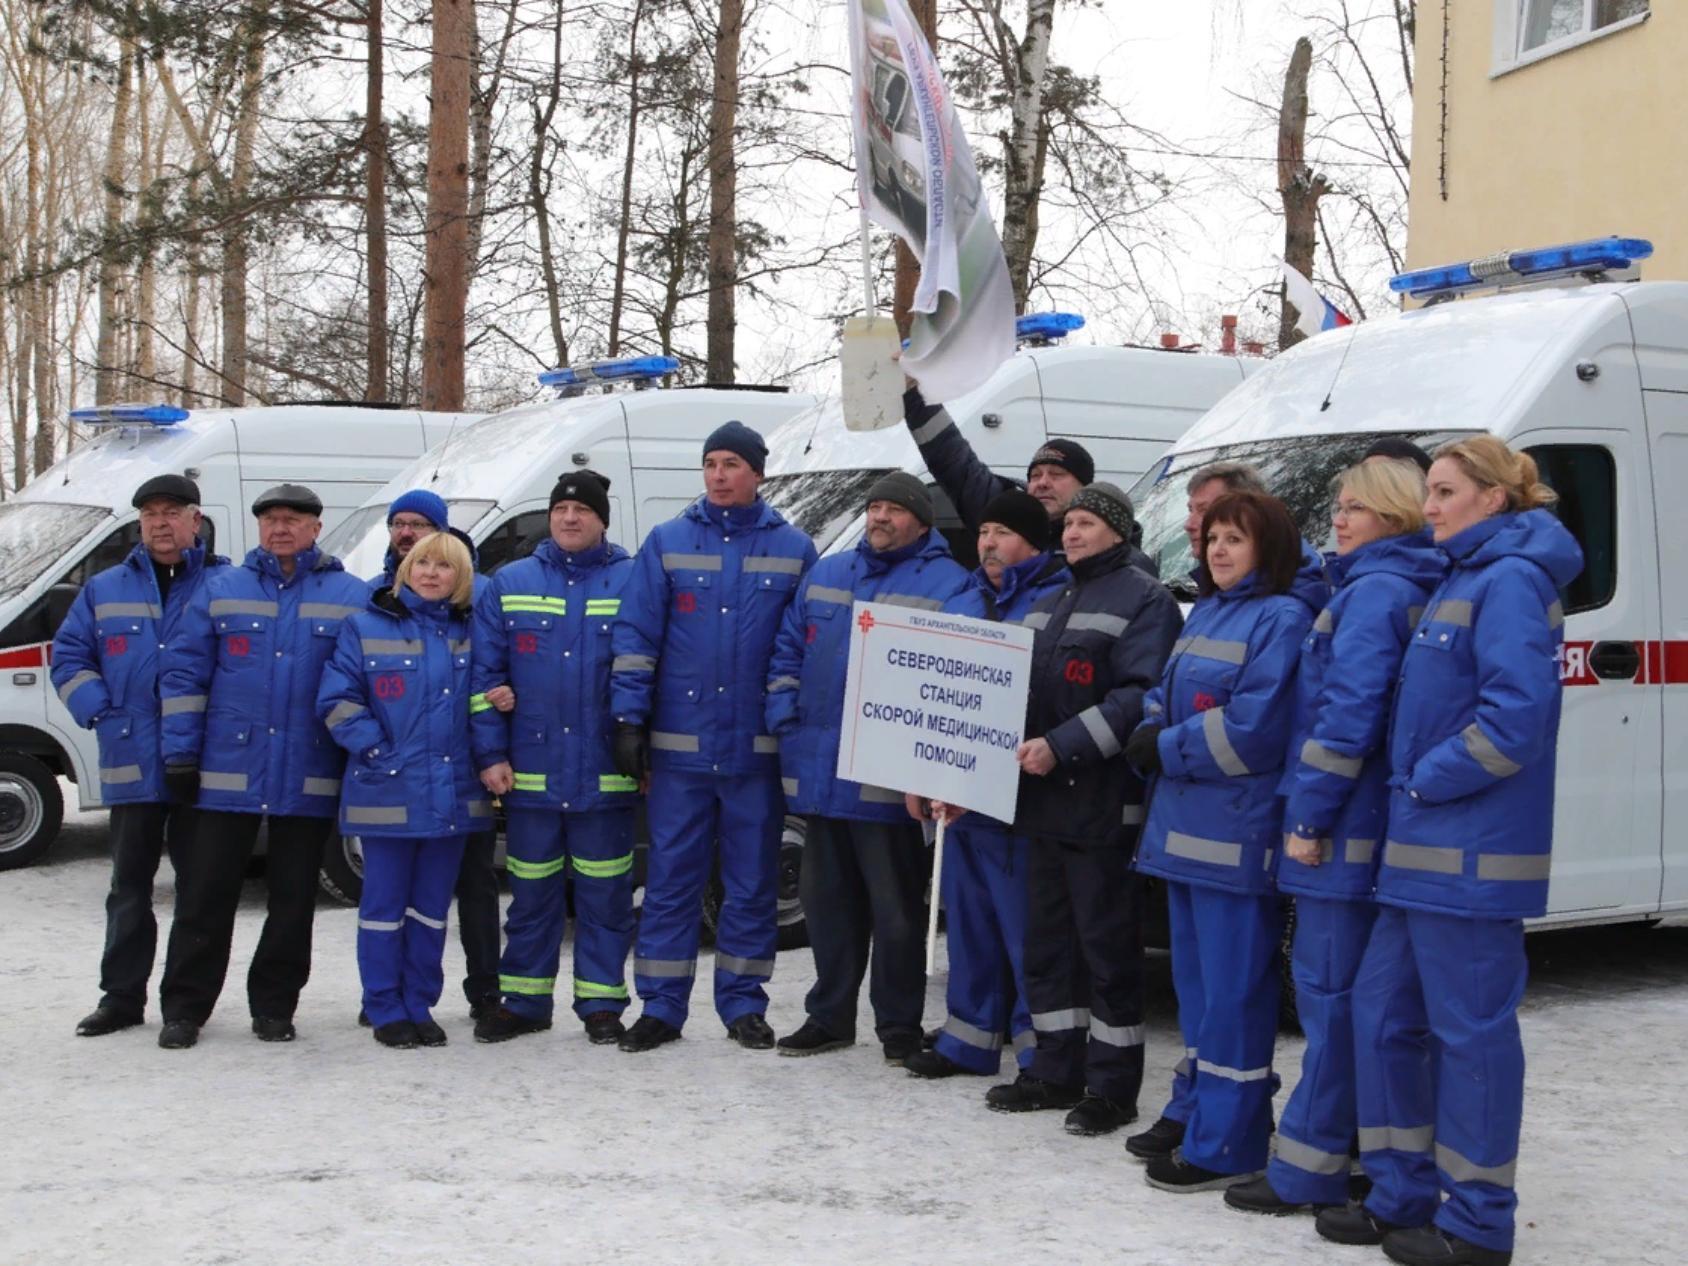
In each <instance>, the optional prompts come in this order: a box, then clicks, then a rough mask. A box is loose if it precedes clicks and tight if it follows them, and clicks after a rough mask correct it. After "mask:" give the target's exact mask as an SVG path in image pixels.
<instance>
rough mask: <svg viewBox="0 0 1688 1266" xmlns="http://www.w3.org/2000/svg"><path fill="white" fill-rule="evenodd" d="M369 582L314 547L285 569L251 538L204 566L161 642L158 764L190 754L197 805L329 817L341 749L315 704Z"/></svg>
mask: <svg viewBox="0 0 1688 1266" xmlns="http://www.w3.org/2000/svg"><path fill="white" fill-rule="evenodd" d="M368 603H369V587H368V586H367V585H366V584H365V583H364V582H363V581H361V580H359V579H358V578H357V577H355V576H351V575H348V574H347V573H346V571H345V570H344V569H343V568H342V567H341V566H340V560H339V559H337V558H334V557H332V556H330V555H327V554H323V553H320V552H319V551H318V550H317V549H316V548H315V547H313V548H311V549H308V550H305V551H304V552H303V553H301V554H299V555H298V558H297V566H296V569H295V571H294V573H293V575H292V576H291V577H288V576H284V575H283V574H282V571H281V566H280V564H279V563H277V562H276V559H275V556H274V555H272V554H270V553H268V552H267V551H265V550H262V549H255V550H253V551H252V552H251V553H249V554H248V555H247V556H246V560H245V561H244V562H243V563H242V564H241V565H240V566H238V567H220V568H217V569H216V570H215V571H214V572H212V573H211V574H209V575H208V576H207V577H206V579H205V583H204V584H202V585H201V586H200V588H199V592H198V593H197V594H196V595H195V596H194V601H193V602H192V603H191V604H190V605H189V606H188V607H187V609H186V610H185V611H184V612H183V613H182V619H181V624H180V626H179V627H178V628H177V630H176V633H175V635H174V636H173V637H172V638H171V639H170V641H169V643H168V650H167V651H166V653H165V665H164V672H163V675H162V678H161V680H160V688H161V692H162V695H163V712H164V760H165V763H166V764H170V765H174V764H189V765H198V766H199V770H200V775H199V804H200V807H201V808H204V809H221V810H227V811H231V812H235V813H266V814H283V815H299V816H304V817H333V816H334V815H335V813H336V812H337V811H338V806H339V803H340V774H341V769H342V767H343V765H344V763H345V759H344V755H343V753H342V752H341V750H340V749H339V748H338V747H337V746H336V745H335V743H334V740H333V739H331V738H329V736H328V731H327V730H325V729H324V728H323V726H322V722H321V721H320V720H318V719H317V715H316V696H317V687H318V686H319V685H320V684H321V682H322V670H323V666H324V665H325V664H327V662H328V658H329V656H330V655H332V654H333V653H334V644H335V640H336V639H337V638H338V637H339V636H340V625H341V624H342V623H343V622H344V621H345V619H346V617H348V616H352V615H356V614H357V613H358V612H359V611H362V610H363V609H364V607H365V606H367V605H368Z"/></svg>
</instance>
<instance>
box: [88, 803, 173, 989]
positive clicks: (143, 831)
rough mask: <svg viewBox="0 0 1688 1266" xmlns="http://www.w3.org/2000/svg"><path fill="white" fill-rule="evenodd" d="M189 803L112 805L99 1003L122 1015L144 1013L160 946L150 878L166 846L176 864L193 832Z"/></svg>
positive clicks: (152, 878) (156, 872)
mask: <svg viewBox="0 0 1688 1266" xmlns="http://www.w3.org/2000/svg"><path fill="white" fill-rule="evenodd" d="M194 818H195V810H194V809H193V808H191V807H190V806H188V805H173V804H115V805H113V806H112V807H111V891H110V892H108V893H107V894H106V903H105V911H106V935H105V950H104V951H103V952H102V953H101V955H100V1005H101V1006H102V1007H107V1008H109V1009H110V1010H112V1011H117V1012H120V1013H122V1014H124V1015H132V1016H135V1017H137V1018H138V1017H140V1016H141V1015H142V1014H144V1013H145V1011H146V1005H147V978H148V977H149V976H151V975H152V960H153V956H154V955H155V954H156V952H157V950H158V920H157V918H156V917H154V915H153V912H152V881H153V880H154V879H155V878H156V877H157V875H158V863H159V860H160V859H161V858H162V857H163V856H164V853H165V851H166V850H168V851H169V853H170V864H171V865H172V866H173V867H175V868H176V873H177V877H176V883H177V887H178V891H179V890H180V885H181V859H182V855H183V850H184V848H185V846H186V842H187V841H188V840H189V839H190V838H191V837H192V835H193V827H194Z"/></svg>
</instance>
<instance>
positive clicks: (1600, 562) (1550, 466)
mask: <svg viewBox="0 0 1688 1266" xmlns="http://www.w3.org/2000/svg"><path fill="white" fill-rule="evenodd" d="M1526 451H1527V452H1528V453H1529V454H1530V456H1531V457H1533V458H1535V459H1536V467H1537V469H1538V471H1539V472H1540V474H1541V481H1542V482H1543V483H1544V484H1546V485H1547V486H1548V487H1550V488H1552V489H1553V490H1554V491H1555V492H1557V493H1558V494H1559V502H1558V504H1557V505H1555V506H1553V507H1552V510H1553V512H1554V513H1555V514H1557V515H1558V516H1559V521H1560V522H1561V523H1563V524H1564V525H1565V526H1566V527H1567V528H1568V529H1570V532H1571V535H1572V536H1574V537H1576V538H1577V544H1579V545H1581V546H1582V550H1583V570H1582V575H1580V576H1578V577H1577V578H1576V579H1575V580H1573V581H1572V582H1571V583H1570V584H1569V585H1567V586H1566V587H1565V588H1564V589H1562V590H1560V591H1559V599H1560V601H1561V602H1562V603H1563V604H1564V607H1565V614H1566V615H1571V614H1572V613H1574V612H1577V611H1593V610H1596V609H1598V608H1600V607H1603V606H1605V605H1606V604H1607V603H1608V602H1610V601H1611V600H1612V596H1613V594H1615V593H1616V592H1617V589H1618V471H1617V464H1616V463H1615V462H1614V461H1613V460H1612V454H1611V452H1610V451H1609V450H1607V449H1605V448H1602V447H1601V446H1600V445H1598V444H1543V445H1539V446H1537V447H1535V448H1531V449H1528V450H1526Z"/></svg>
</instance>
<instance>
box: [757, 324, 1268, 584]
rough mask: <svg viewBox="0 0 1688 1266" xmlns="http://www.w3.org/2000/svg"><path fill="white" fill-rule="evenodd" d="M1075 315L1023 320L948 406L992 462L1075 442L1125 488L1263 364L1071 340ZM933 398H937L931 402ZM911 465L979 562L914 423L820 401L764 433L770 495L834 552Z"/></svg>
mask: <svg viewBox="0 0 1688 1266" xmlns="http://www.w3.org/2000/svg"><path fill="white" fill-rule="evenodd" d="M1083 325H1084V319H1083V318H1082V317H1080V316H1077V315H1076V314H1073V313H1065V312H1042V313H1034V314H1031V315H1028V316H1023V317H1021V318H1020V320H1019V325H1018V336H1019V343H1020V350H1019V351H1018V352H1016V353H1015V355H1014V356H1013V357H1012V358H1011V359H1010V360H1009V361H1008V362H1007V363H1005V364H1004V365H1003V366H1002V367H1001V368H1000V369H998V370H997V371H996V372H995V373H994V374H992V375H991V376H990V378H989V379H987V380H986V381H985V383H984V384H983V385H982V386H980V387H979V388H977V389H976V390H974V391H972V392H969V393H968V394H967V395H965V396H962V397H961V398H959V399H956V400H948V401H944V402H943V403H944V406H945V408H946V410H947V411H948V413H949V415H950V417H951V418H952V419H953V420H954V422H955V424H956V426H957V427H958V428H960V430H961V433H962V434H963V435H965V436H966V437H967V440H968V442H969V443H970V444H971V445H972V446H973V451H974V452H975V453H977V454H978V456H979V458H980V459H981V460H982V461H983V462H984V463H985V464H986V465H988V466H989V467H990V468H991V469H992V470H994V471H996V472H997V473H999V474H1003V475H1008V476H1010V477H1012V478H1014V479H1018V480H1022V481H1023V480H1024V479H1025V476H1026V462H1027V460H1028V459H1029V458H1030V457H1031V455H1032V454H1033V453H1035V452H1036V451H1037V450H1038V448H1039V447H1041V446H1042V444H1043V442H1044V441H1045V440H1046V439H1049V438H1051V437H1062V438H1066V439H1071V440H1077V441H1078V442H1079V443H1081V444H1083V445H1084V446H1085V448H1086V449H1088V450H1089V451H1090V454H1091V456H1092V457H1094V458H1095V459H1096V478H1098V479H1103V480H1107V481H1108V482H1110V483H1115V484H1118V485H1119V486H1120V487H1122V488H1129V487H1130V486H1131V485H1132V484H1133V483H1134V482H1135V481H1136V480H1137V478H1138V476H1139V475H1141V474H1142V473H1143V472H1144V471H1146V470H1148V469H1149V467H1150V466H1151V465H1153V464H1154V462H1155V461H1156V460H1157V459H1158V458H1159V457H1160V456H1161V455H1162V454H1163V453H1165V452H1166V446H1167V444H1168V443H1170V442H1171V441H1173V440H1175V439H1177V438H1178V437H1179V436H1180V435H1182V434H1183V433H1184V432H1185V431H1186V430H1188V429H1189V427H1190V426H1191V425H1192V424H1193V423H1194V422H1195V421H1196V420H1197V419H1198V418H1200V417H1201V416H1202V414H1203V413H1205V412H1206V411H1207V410H1208V409H1209V408H1210V407H1212V406H1213V405H1214V404H1215V403H1216V402H1217V401H1218V400H1219V399H1220V398H1221V397H1222V396H1224V395H1225V394H1226V393H1227V392H1229V391H1231V390H1232V389H1233V388H1235V387H1237V386H1238V385H1239V384H1241V383H1242V382H1243V380H1244V379H1245V378H1247V377H1248V376H1249V375H1250V374H1252V373H1254V372H1255V371H1256V370H1258V369H1259V368H1260V367H1261V366H1262V365H1263V364H1264V363H1265V362H1264V361H1261V360H1259V359H1257V358H1254V357H1245V356H1229V355H1218V354H1212V353H1199V352H1185V351H1166V350H1156V349H1151V348H1143V347H1067V346H1061V342H1062V340H1063V339H1064V338H1065V337H1066V335H1068V334H1070V333H1072V332H1073V331H1075V330H1077V329H1080V328H1082V327H1083ZM932 403H934V404H935V403H938V402H937V401H933V402H932ZM890 470H905V471H908V472H909V473H910V474H913V475H916V476H918V477H920V478H921V479H923V480H925V481H926V482H927V484H928V485H930V486H931V492H932V499H933V505H934V507H935V509H936V510H937V514H938V521H937V526H938V528H939V530H940V531H942V532H943V534H944V535H945V537H947V538H948V540H949V543H950V548H951V549H952V550H953V551H954V553H955V556H956V558H957V559H958V560H960V561H961V562H963V563H964V564H966V565H967V566H968V567H973V566H976V565H977V562H978V559H977V544H976V539H975V537H976V534H975V533H972V532H969V531H966V530H965V529H964V528H963V527H962V524H961V520H960V518H959V516H958V515H957V514H956V511H955V508H954V506H952V505H951V504H950V501H949V498H948V497H946V496H945V495H944V494H943V491H942V490H941V489H939V488H938V487H937V486H936V485H933V484H932V480H931V476H930V475H929V474H928V473H927V471H926V463H925V462H924V461H922V460H921V457H920V449H919V448H918V447H917V446H916V444H915V442H914V437H913V436H912V435H910V434H909V430H908V428H907V427H906V426H894V427H888V428H886V429H885V430H882V431H850V430H846V429H845V427H844V415H843V408H842V405H841V404H840V403H839V402H838V401H837V400H835V399H834V400H827V401H823V402H821V403H818V404H816V405H815V406H814V407H813V408H811V409H809V410H808V411H806V412H804V413H802V414H799V415H798V416H797V417H795V418H793V419H792V420H791V421H790V422H788V423H787V424H786V425H785V426H784V427H782V428H781V429H780V430H779V431H778V432H777V433H775V434H774V435H773V436H772V437H770V438H769V441H768V481H767V483H765V484H764V485H763V486H762V495H763V496H764V497H766V498H767V499H768V501H769V502H770V503H772V504H773V505H774V506H775V507H776V508H777V509H778V510H779V511H780V513H782V514H784V515H785V516H786V518H788V519H790V520H791V521H792V522H794V523H796V524H797V525H798V526H799V527H801V528H802V529H803V530H804V531H805V532H807V533H808V534H809V535H810V536H811V537H812V538H813V539H814V542H815V548H816V549H818V550H819V551H820V552H821V553H823V554H826V553H830V552H835V551H839V550H846V549H854V548H855V545H856V541H857V540H858V539H859V538H860V536H861V533H862V528H863V526H864V523H865V519H866V510H865V497H866V494H867V490H868V488H869V487H870V486H872V484H873V483H874V481H875V480H877V479H878V478H879V477H880V476H881V475H883V474H885V473H886V472H887V471H890Z"/></svg>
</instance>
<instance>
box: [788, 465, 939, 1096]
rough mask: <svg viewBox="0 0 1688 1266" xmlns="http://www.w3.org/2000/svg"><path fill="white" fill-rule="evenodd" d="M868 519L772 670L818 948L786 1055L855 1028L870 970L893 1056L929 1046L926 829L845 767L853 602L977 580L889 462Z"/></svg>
mask: <svg viewBox="0 0 1688 1266" xmlns="http://www.w3.org/2000/svg"><path fill="white" fill-rule="evenodd" d="M867 499H868V504H867V529H866V531H865V533H864V534H863V538H862V540H861V542H860V543H859V544H858V545H857V546H856V548H855V550H854V551H852V552H851V553H848V554H834V555H832V556H830V557H827V558H823V559H822V560H821V561H820V562H818V563H816V564H815V566H814V568H813V569H812V570H811V571H810V572H809V574H808V576H807V578H806V579H805V580H804V582H803V585H802V587H801V589H799V591H798V594H797V598H796V600H795V601H794V602H793V603H792V604H791V606H790V608H789V609H788V610H787V612H786V616H785V621H784V623H783V625H782V626H781V628H780V634H779V638H778V640H777V641H776V643H775V645H774V657H773V661H772V662H771V663H770V665H769V669H768V699H767V721H768V729H769V730H770V731H772V732H773V733H774V734H775V735H777V736H778V737H779V740H780V772H781V774H782V776H783V781H784V784H785V798H786V807H787V808H788V809H789V810H790V811H791V812H792V813H798V814H802V815H803V816H804V817H806V818H807V820H808V834H807V836H806V838H805V840H804V846H803V876H802V888H801V893H802V898H803V910H804V914H805V916H806V917H807V919H808V924H809V943H810V945H811V946H812V947H813V948H814V952H815V985H814V988H813V989H811V990H810V991H809V996H808V998H807V999H806V1000H805V1004H804V1005H805V1008H806V1009H807V1011H808V1013H809V1018H808V1020H807V1021H806V1022H805V1023H804V1024H803V1027H802V1028H800V1029H798V1030H797V1032H795V1033H791V1034H788V1035H786V1036H785V1037H783V1038H781V1039H780V1041H779V1051H780V1054H782V1055H818V1054H820V1053H822V1052H823V1051H831V1050H838V1049H840V1048H842V1047H845V1046H849V1045H851V1044H852V1043H853V1042H854V1041H855V1036H856V996H857V994H859V993H860V992H861V986H862V977H863V976H864V975H865V974H866V972H867V970H868V960H869V953H870V942H871V954H872V962H873V979H872V984H871V986H870V988H869V998H870V999H871V1001H872V1004H873V1014H874V1029H875V1032H876V1033H877V1035H878V1037H879V1040H880V1042H881V1043H883V1045H884V1048H885V1058H886V1059H887V1060H890V1061H891V1062H892V1063H896V1064H900V1063H902V1062H903V1060H904V1059H905V1058H907V1057H908V1056H909V1055H910V1054H912V1053H913V1052H915V1051H917V1050H918V1049H919V1048H920V1013H921V1009H922V1006H923V1004H924V1003H925V1000H926V974H925V971H924V970H923V967H922V964H921V952H922V951H921V939H920V934H921V922H922V919H921V916H922V904H923V897H924V894H925V888H926V866H925V849H924V848H923V847H922V837H921V833H920V829H919V828H918V827H916V826H915V824H914V823H913V822H911V821H909V819H908V816H907V815H906V814H905V813H904V811H903V797H902V794H901V793H900V792H896V791H890V790H886V789H885V788H883V787H875V786H868V785H866V784H863V783H859V782H850V781H847V780H845V779H842V778H840V777H839V776H838V773H837V770H838V745H839V734H840V726H841V721H842V717H843V712H844V689H845V676H844V674H843V673H842V672H840V671H839V668H840V665H841V664H842V663H843V662H844V660H845V657H846V655H847V653H848V648H849V641H850V629H851V615H852V607H853V605H854V603H856V602H857V601H864V602H879V603H888V604H891V605H894V606H899V607H908V608H913V609H915V610H921V611H936V610H938V609H939V608H941V607H942V606H943V605H944V602H945V601H946V600H947V599H948V598H950V597H951V596H952V595H953V594H955V593H957V592H959V591H960V590H961V588H962V587H963V586H964V585H965V584H966V582H967V573H966V572H965V571H963V570H962V567H961V564H959V563H957V562H956V561H955V560H954V559H953V558H952V557H951V556H950V549H949V543H948V542H947V541H946V540H945V539H944V538H943V536H942V535H941V534H939V533H937V532H934V531H933V530H932V501H931V498H930V497H929V496H928V495H927V493H926V487H925V485H924V484H922V483H921V482H920V481H919V480H918V479H916V478H914V477H913V476H912V475H909V474H905V473H904V472H902V471H892V472H890V473H889V474H887V475H885V476H884V478H882V479H880V480H879V481H878V482H877V483H875V484H874V485H873V487H871V488H869V489H868V498H867Z"/></svg>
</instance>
